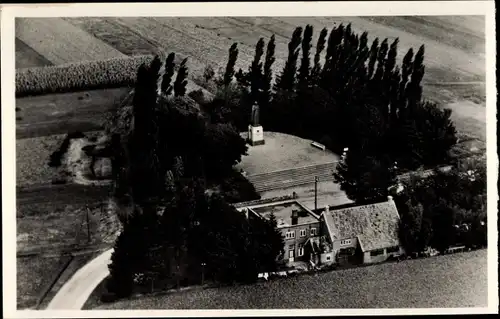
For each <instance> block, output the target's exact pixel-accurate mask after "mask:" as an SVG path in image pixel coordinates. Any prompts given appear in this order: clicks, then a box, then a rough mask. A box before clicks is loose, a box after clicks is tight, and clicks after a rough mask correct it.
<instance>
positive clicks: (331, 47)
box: [321, 24, 344, 92]
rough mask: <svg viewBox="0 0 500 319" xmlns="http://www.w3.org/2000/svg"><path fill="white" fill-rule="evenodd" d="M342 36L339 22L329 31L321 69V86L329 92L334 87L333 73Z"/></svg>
mask: <svg viewBox="0 0 500 319" xmlns="http://www.w3.org/2000/svg"><path fill="white" fill-rule="evenodd" d="M343 36H344V25H343V24H340V25H339V26H338V27H336V28H334V29H333V30H332V31H331V32H330V36H329V37H328V45H327V48H326V56H325V65H324V66H323V70H322V71H321V82H322V87H323V88H324V89H326V90H327V91H329V92H332V90H334V89H335V87H336V83H335V82H336V81H335V73H336V67H337V64H338V61H339V54H340V51H341V49H342V47H341V44H342V38H343Z"/></svg>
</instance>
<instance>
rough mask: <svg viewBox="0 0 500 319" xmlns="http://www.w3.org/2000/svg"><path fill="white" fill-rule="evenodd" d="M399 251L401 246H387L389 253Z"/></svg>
mask: <svg viewBox="0 0 500 319" xmlns="http://www.w3.org/2000/svg"><path fill="white" fill-rule="evenodd" d="M397 252H399V246H393V247H389V248H387V253H388V254H390V253H397Z"/></svg>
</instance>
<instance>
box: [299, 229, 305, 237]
mask: <svg viewBox="0 0 500 319" xmlns="http://www.w3.org/2000/svg"><path fill="white" fill-rule="evenodd" d="M305 236H306V230H305V229H301V230H300V237H305Z"/></svg>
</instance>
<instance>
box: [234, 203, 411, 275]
mask: <svg viewBox="0 0 500 319" xmlns="http://www.w3.org/2000/svg"><path fill="white" fill-rule="evenodd" d="M235 207H236V209H237V210H239V211H242V212H244V213H245V214H246V216H247V218H255V217H258V218H264V219H270V218H271V215H274V217H275V218H276V221H277V228H278V229H279V230H280V232H281V233H282V235H283V239H284V241H285V247H284V251H285V255H284V256H283V259H284V261H285V262H286V263H288V264H290V263H294V262H297V261H301V262H306V263H308V264H310V265H312V266H317V265H328V264H332V263H339V264H343V263H346V262H347V263H350V264H359V263H365V264H366V263H376V262H382V261H385V260H386V259H387V258H389V256H393V255H398V254H401V253H403V250H402V248H401V246H400V243H399V237H398V227H399V221H400V219H399V213H398V210H397V208H396V204H395V203H394V201H393V200H392V197H390V196H389V198H388V200H387V201H385V202H379V203H373V204H366V205H358V206H356V205H355V204H354V205H352V204H351V205H343V206H339V207H327V208H325V210H324V211H323V213H322V214H321V215H319V216H318V215H317V214H316V213H313V212H312V211H311V210H309V209H308V208H307V207H305V206H304V205H302V204H301V203H300V202H299V201H297V200H296V199H288V198H286V199H285V198H280V199H278V200H275V201H273V200H270V201H256V202H250V203H241V204H235Z"/></svg>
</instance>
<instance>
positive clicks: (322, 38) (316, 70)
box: [311, 28, 328, 84]
mask: <svg viewBox="0 0 500 319" xmlns="http://www.w3.org/2000/svg"><path fill="white" fill-rule="evenodd" d="M327 34H328V29H327V28H323V29H322V30H321V32H320V34H319V38H318V42H317V43H316V53H315V54H314V66H313V68H312V70H311V84H318V81H319V75H320V73H321V62H320V60H321V53H322V52H323V50H324V49H325V44H326V36H327Z"/></svg>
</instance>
